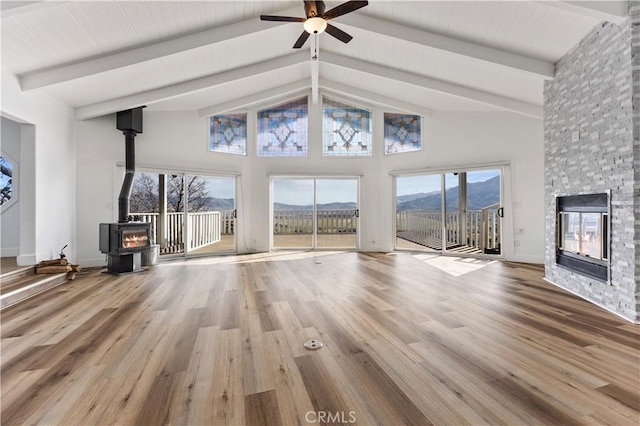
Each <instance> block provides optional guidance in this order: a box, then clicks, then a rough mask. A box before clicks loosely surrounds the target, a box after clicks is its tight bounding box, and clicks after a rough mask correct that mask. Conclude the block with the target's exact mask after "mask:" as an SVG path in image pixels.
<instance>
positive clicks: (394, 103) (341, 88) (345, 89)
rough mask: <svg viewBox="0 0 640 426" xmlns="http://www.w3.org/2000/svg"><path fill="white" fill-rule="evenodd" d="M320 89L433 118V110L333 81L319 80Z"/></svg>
mask: <svg viewBox="0 0 640 426" xmlns="http://www.w3.org/2000/svg"><path fill="white" fill-rule="evenodd" d="M320 87H321V88H322V89H323V90H328V91H331V92H334V93H336V94H338V95H341V94H342V95H345V96H349V97H351V98H355V99H359V100H362V101H365V102H369V103H373V104H378V105H381V106H385V107H387V108H392V109H395V110H398V111H402V112H406V113H412V114H419V115H422V116H424V117H431V116H433V110H431V109H430V108H425V107H423V106H420V105H415V104H412V103H409V102H405V101H401V100H398V99H394V98H390V97H388V96H384V95H380V94H378V93H373V92H369V91H368V90H363V89H358V88H357V87H353V86H348V85H346V84H342V83H338V82H336V81H333V80H326V79H323V78H321V79H320Z"/></svg>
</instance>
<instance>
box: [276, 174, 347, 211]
mask: <svg viewBox="0 0 640 426" xmlns="http://www.w3.org/2000/svg"><path fill="white" fill-rule="evenodd" d="M317 197H318V204H327V203H336V202H341V203H348V202H354V203H355V202H356V201H357V200H358V183H357V180H356V179H318V180H317ZM273 198H274V202H276V203H283V204H292V205H298V206H307V205H310V204H313V179H274V181H273Z"/></svg>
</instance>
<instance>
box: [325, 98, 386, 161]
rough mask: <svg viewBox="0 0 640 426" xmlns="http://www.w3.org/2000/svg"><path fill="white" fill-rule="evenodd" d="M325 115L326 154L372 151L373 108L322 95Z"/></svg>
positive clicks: (369, 153) (370, 152)
mask: <svg viewBox="0 0 640 426" xmlns="http://www.w3.org/2000/svg"><path fill="white" fill-rule="evenodd" d="M322 118H323V123H322V132H323V138H322V139H323V141H322V152H323V154H324V155H326V156H343V157H344V156H368V155H372V152H373V150H372V147H371V111H369V110H366V109H362V108H358V107H354V106H351V105H347V104H343V103H341V102H338V101H334V100H332V99H329V98H323V99H322Z"/></svg>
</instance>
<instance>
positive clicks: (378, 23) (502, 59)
mask: <svg viewBox="0 0 640 426" xmlns="http://www.w3.org/2000/svg"><path fill="white" fill-rule="evenodd" d="M340 24H344V25H348V26H351V27H354V28H359V29H361V30H365V31H370V32H372V33H376V34H381V35H384V36H387V37H393V38H395V39H398V40H402V41H406V42H410V43H415V44H419V45H421V46H425V47H429V48H432V49H438V50H442V51H445V52H450V53H453V54H456V55H461V56H466V57H469V58H473V59H478V60H481V61H484V62H489V63H493V64H498V65H502V66H505V67H508V68H512V69H517V70H520V71H523V72H526V73H530V74H535V75H537V76H540V77H544V78H546V79H552V78H554V76H555V66H554V64H553V63H551V62H547V61H543V60H540V59H535V58H531V57H528V56H524V55H519V54H517V53H512V52H507V51H505V50H500V49H495V48H492V47H488V46H484V45H482V44H477V43H471V42H468V41H463V40H459V39H455V38H451V37H446V36H443V35H439V34H435V33H431V32H428V31H423V30H418V29H416V28H411V27H408V26H405V25H399V24H396V23H393V22H389V21H385V20H382V19H377V18H371V17H369V16H364V15H360V14H358V13H350V14H348V15H345V16H341V17H340Z"/></svg>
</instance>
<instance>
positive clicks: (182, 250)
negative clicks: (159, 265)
mask: <svg viewBox="0 0 640 426" xmlns="http://www.w3.org/2000/svg"><path fill="white" fill-rule="evenodd" d="M235 181H236V177H235V176H223V177H218V176H204V175H190V174H187V173H158V172H151V171H145V172H136V176H135V179H134V184H133V189H132V193H131V201H130V212H131V215H132V216H133V218H134V220H139V221H142V222H150V223H151V233H152V238H153V241H154V243H155V244H158V245H159V246H160V256H162V257H167V256H185V255H189V254H194V255H202V254H216V253H223V252H235V251H236V239H235V234H236V221H235V217H236V209H235Z"/></svg>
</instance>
